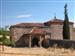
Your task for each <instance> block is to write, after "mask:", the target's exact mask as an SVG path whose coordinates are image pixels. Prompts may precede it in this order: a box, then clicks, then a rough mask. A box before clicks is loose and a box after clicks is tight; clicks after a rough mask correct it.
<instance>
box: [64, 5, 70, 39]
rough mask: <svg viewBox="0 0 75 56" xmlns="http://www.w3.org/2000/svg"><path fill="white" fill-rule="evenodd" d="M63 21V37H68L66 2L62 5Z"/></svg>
mask: <svg viewBox="0 0 75 56" xmlns="http://www.w3.org/2000/svg"><path fill="white" fill-rule="evenodd" d="M64 8H65V9H64V16H65V19H64V23H63V39H70V29H69V19H68V13H67V4H65V6H64Z"/></svg>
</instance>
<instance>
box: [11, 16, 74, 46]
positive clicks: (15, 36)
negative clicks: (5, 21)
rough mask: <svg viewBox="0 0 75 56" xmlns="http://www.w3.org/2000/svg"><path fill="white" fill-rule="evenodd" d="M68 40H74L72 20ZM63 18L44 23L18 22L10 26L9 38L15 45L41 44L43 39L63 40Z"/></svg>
mask: <svg viewBox="0 0 75 56" xmlns="http://www.w3.org/2000/svg"><path fill="white" fill-rule="evenodd" d="M69 27H70V40H75V28H74V27H73V22H69ZM62 30H63V20H60V19H57V18H56V17H55V18H54V19H52V20H50V21H48V22H44V23H20V24H16V25H12V26H11V27H10V33H11V39H12V40H14V41H15V44H16V46H26V47H32V46H35V45H36V44H37V46H40V47H41V45H42V41H43V39H55V40H63V36H62Z"/></svg>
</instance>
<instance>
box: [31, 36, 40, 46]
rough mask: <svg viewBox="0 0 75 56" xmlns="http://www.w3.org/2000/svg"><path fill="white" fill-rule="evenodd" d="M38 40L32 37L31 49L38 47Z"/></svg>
mask: <svg viewBox="0 0 75 56" xmlns="http://www.w3.org/2000/svg"><path fill="white" fill-rule="evenodd" d="M38 42H39V39H38V38H37V37H33V39H32V47H34V46H37V47H39V43H38Z"/></svg>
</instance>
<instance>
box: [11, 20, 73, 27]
mask: <svg viewBox="0 0 75 56" xmlns="http://www.w3.org/2000/svg"><path fill="white" fill-rule="evenodd" d="M63 22H64V20H60V19H52V20H50V21H47V22H45V23H20V24H16V25H13V26H11V27H47V26H50V25H51V24H63ZM69 23H70V24H73V22H69ZM11 27H10V28H11Z"/></svg>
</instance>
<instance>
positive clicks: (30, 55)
mask: <svg viewBox="0 0 75 56" xmlns="http://www.w3.org/2000/svg"><path fill="white" fill-rule="evenodd" d="M0 56H75V50H74V49H64V48H48V49H45V48H42V47H41V48H37V47H35V48H12V47H6V46H4V51H2V50H1V47H0Z"/></svg>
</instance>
